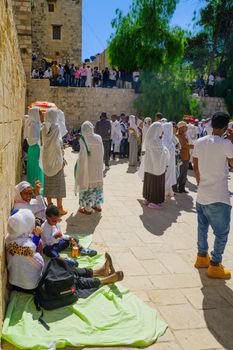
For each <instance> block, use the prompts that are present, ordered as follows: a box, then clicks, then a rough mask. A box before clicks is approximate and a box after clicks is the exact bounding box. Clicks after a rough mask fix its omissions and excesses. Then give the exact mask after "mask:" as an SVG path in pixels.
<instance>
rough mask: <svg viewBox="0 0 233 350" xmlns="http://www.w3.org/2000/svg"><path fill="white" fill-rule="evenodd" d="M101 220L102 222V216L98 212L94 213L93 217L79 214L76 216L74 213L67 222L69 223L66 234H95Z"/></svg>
mask: <svg viewBox="0 0 233 350" xmlns="http://www.w3.org/2000/svg"><path fill="white" fill-rule="evenodd" d="M100 220H101V214H99V213H96V212H94V213H93V214H91V215H84V214H81V213H79V212H78V213H76V214H75V215H74V214H73V213H72V214H71V215H70V216H69V217H68V219H67V220H66V223H67V227H66V232H67V233H68V234H69V235H72V234H73V235H74V234H79V235H86V234H92V233H94V232H95V229H96V227H97V226H98V224H99V222H100Z"/></svg>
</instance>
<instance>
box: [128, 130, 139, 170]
mask: <svg viewBox="0 0 233 350" xmlns="http://www.w3.org/2000/svg"><path fill="white" fill-rule="evenodd" d="M137 164H138V140H137V138H136V137H135V136H134V135H131V134H130V135H129V166H137Z"/></svg>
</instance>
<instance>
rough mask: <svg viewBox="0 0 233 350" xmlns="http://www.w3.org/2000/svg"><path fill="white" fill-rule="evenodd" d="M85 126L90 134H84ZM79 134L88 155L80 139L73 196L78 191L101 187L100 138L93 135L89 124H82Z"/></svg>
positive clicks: (101, 143)
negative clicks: (80, 133)
mask: <svg viewBox="0 0 233 350" xmlns="http://www.w3.org/2000/svg"><path fill="white" fill-rule="evenodd" d="M85 126H87V127H89V128H90V132H88V133H87V132H85ZM81 132H82V136H83V137H84V138H85V141H86V145H87V147H88V150H89V151H90V154H89V155H88V153H87V149H86V146H85V143H84V141H83V140H82V139H80V152H79V155H78V159H77V162H76V167H77V170H76V175H75V194H77V192H78V191H86V190H88V189H91V188H95V187H100V186H103V157H104V147H103V142H102V138H101V136H99V135H97V134H94V127H93V125H92V124H91V123H90V122H84V123H83V125H82V131H81Z"/></svg>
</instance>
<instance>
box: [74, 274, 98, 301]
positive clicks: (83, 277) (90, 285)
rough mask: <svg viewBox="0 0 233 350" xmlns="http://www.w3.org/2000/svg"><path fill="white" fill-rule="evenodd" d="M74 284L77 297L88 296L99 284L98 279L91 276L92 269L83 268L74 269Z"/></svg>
mask: <svg viewBox="0 0 233 350" xmlns="http://www.w3.org/2000/svg"><path fill="white" fill-rule="evenodd" d="M73 271H74V274H75V277H76V278H75V285H76V288H77V291H78V296H79V298H88V297H89V296H90V295H91V294H93V293H94V292H95V291H96V290H97V289H98V288H99V286H100V280H99V279H98V278H96V277H93V270H91V269H87V268H83V269H74V270H73Z"/></svg>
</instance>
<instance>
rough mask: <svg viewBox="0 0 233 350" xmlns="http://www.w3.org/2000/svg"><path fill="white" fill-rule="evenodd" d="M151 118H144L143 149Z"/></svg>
mask: <svg viewBox="0 0 233 350" xmlns="http://www.w3.org/2000/svg"><path fill="white" fill-rule="evenodd" d="M151 122H152V120H151V118H150V117H147V118H145V119H144V121H143V126H142V151H143V150H144V149H143V144H144V141H145V138H146V133H147V131H148V129H149V127H150V126H151Z"/></svg>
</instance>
